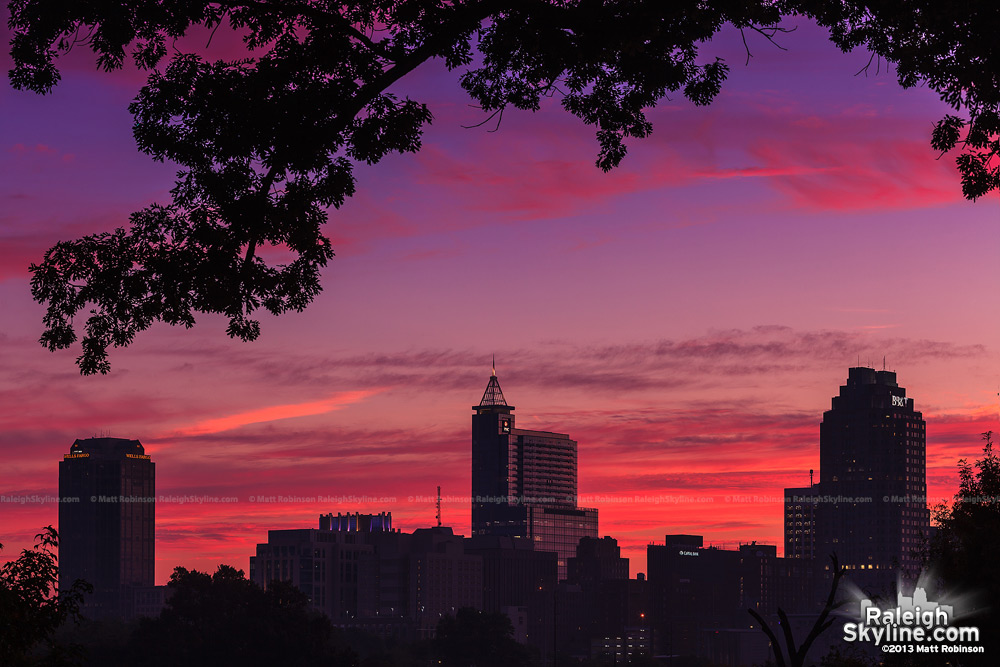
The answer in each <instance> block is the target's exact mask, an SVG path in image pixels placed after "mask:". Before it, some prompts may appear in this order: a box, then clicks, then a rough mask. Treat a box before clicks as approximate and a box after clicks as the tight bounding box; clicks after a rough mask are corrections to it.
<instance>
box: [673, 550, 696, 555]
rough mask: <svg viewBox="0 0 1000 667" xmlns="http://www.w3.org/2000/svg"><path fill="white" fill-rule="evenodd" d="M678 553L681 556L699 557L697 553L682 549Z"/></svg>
mask: <svg viewBox="0 0 1000 667" xmlns="http://www.w3.org/2000/svg"><path fill="white" fill-rule="evenodd" d="M677 553H679V554H680V555H681V556H697V555H698V552H697V551H685V550H683V549H681V550H680V551H678V552H677Z"/></svg>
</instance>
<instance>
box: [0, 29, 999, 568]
mask: <svg viewBox="0 0 1000 667" xmlns="http://www.w3.org/2000/svg"><path fill="white" fill-rule="evenodd" d="M4 22H5V21H4ZM792 23H795V24H798V25H799V30H797V31H796V32H795V33H792V34H790V35H786V36H783V37H782V40H781V41H782V43H783V44H784V45H785V46H786V47H787V48H788V49H789V50H788V52H781V51H778V50H777V49H775V48H773V47H771V46H769V45H768V44H766V43H765V42H763V40H756V41H751V49H752V51H753V54H754V58H753V59H752V60H751V62H750V65H749V66H744V65H743V62H744V58H745V54H744V53H743V50H742V49H743V47H742V42H741V40H740V37H739V34H738V33H735V32H732V31H726V32H723V33H722V34H721V35H720V36H719V37H718V38H717V39H716V40H715V41H714V42H713V44H712V45H711V46H712V48H713V49H718V50H719V51H715V52H713V53H718V52H720V51H721V53H722V54H723V55H725V56H726V57H727V60H728V62H729V63H730V65H731V67H732V72H731V75H730V80H729V82H728V83H727V85H726V86H725V87H724V90H723V92H722V94H721V95H720V96H719V98H718V99H717V101H716V102H715V103H714V104H713V105H712V106H711V107H709V108H707V109H706V108H695V107H693V105H691V104H690V103H688V102H686V101H684V100H683V99H682V98H680V97H677V98H676V99H674V100H673V101H664V102H663V104H661V105H660V106H659V107H657V109H656V110H655V111H653V112H652V113H651V119H652V121H653V123H654V132H653V135H652V136H651V137H650V138H648V139H646V140H642V141H634V142H632V143H631V144H630V152H629V156H628V157H627V158H626V160H625V162H624V164H623V165H622V167H621V168H619V169H617V170H615V171H614V172H612V173H610V174H603V173H602V172H601V171H600V170H598V169H597V168H595V167H594V166H593V161H594V159H595V157H596V154H597V144H596V142H595V140H594V138H593V130H592V128H588V127H586V126H584V125H582V123H580V122H579V121H578V120H576V119H575V118H573V117H571V116H569V115H568V114H566V113H564V112H562V111H561V109H560V108H559V107H558V103H557V101H555V100H552V101H550V103H549V104H547V105H545V106H544V108H543V109H542V111H541V112H539V113H536V114H530V113H516V112H514V113H511V112H508V113H506V114H505V116H504V119H503V123H502V125H501V126H500V129H499V131H498V132H494V133H490V132H487V131H486V130H487V129H488V128H487V127H482V128H478V129H463V128H462V127H461V126H462V125H471V124H473V123H476V122H478V121H479V120H481V119H482V115H481V112H479V111H478V110H476V109H474V108H472V107H471V106H470V105H469V101H468V100H467V99H466V98H465V97H464V95H463V94H462V92H461V90H460V89H459V88H458V85H457V83H456V79H457V74H458V73H448V72H447V71H445V70H444V69H443V67H441V66H440V65H438V64H430V65H427V66H425V67H423V68H421V69H420V70H418V71H417V72H415V73H414V75H413V76H411V77H410V78H409V79H407V80H405V81H404V82H403V83H402V85H401V86H400V88H399V90H398V92H400V93H403V94H409V95H411V96H413V97H415V98H417V99H420V100H421V101H425V102H427V103H428V104H429V105H430V108H431V110H432V112H433V113H434V123H433V125H432V126H431V127H430V128H428V130H427V133H426V135H425V142H424V149H423V150H422V151H421V152H420V153H419V154H416V155H405V156H392V157H390V158H388V159H386V160H385V161H384V162H383V163H382V164H380V165H378V166H376V167H359V168H358V172H357V173H358V176H359V183H358V187H359V192H358V195H357V196H355V197H354V198H353V199H351V200H349V201H348V203H347V204H346V205H345V206H344V207H343V209H342V210H340V211H334V212H333V213H332V214H331V217H330V223H329V225H328V227H327V233H328V234H329V236H330V237H331V238H332V239H333V240H334V247H335V250H336V253H337V257H336V259H334V260H333V262H332V263H331V265H330V266H329V267H328V269H327V270H326V272H325V278H324V285H325V291H324V292H323V294H322V295H321V296H320V297H319V298H318V299H317V300H316V302H315V303H314V304H313V305H312V306H311V307H310V308H309V309H308V310H307V311H306V312H304V313H302V314H291V315H286V316H283V317H281V318H279V319H275V318H270V317H266V316H265V317H264V318H263V322H262V328H263V334H262V336H261V338H260V339H259V341H257V342H255V343H252V344H247V343H240V342H233V341H230V340H229V339H227V338H226V337H225V333H224V330H225V322H224V321H223V320H222V319H221V318H218V317H207V316H206V317H202V318H200V320H199V323H198V326H197V327H196V328H195V329H193V330H191V331H184V330H180V329H173V328H170V327H167V326H156V327H154V328H153V329H152V330H151V331H149V332H146V333H145V334H142V335H140V336H139V337H138V339H137V342H136V343H135V344H134V345H133V346H132V347H131V348H129V349H127V350H117V351H114V352H113V353H112V358H111V361H112V365H113V372H112V374H111V375H109V376H103V377H81V376H79V375H78V374H77V371H76V367H75V366H74V364H73V359H74V358H75V357H76V355H77V354H79V352H78V351H76V350H73V351H68V352H60V353H56V354H51V353H49V352H47V351H45V350H44V349H43V348H42V347H40V346H39V345H38V344H37V343H36V342H35V341H36V339H37V338H38V335H39V334H40V333H41V316H42V312H43V309H42V307H41V306H39V305H38V304H35V303H34V302H32V300H31V298H30V293H29V288H28V272H27V265H28V264H29V263H30V262H32V261H38V260H40V258H41V256H42V254H43V253H44V251H45V249H46V248H47V247H49V246H50V245H52V244H53V243H55V242H56V241H58V240H61V239H69V238H74V237H78V236H81V235H84V234H88V233H94V232H98V231H103V230H110V229H113V228H115V227H117V226H121V225H124V224H125V223H126V221H127V216H128V214H129V213H130V212H132V211H134V210H137V209H140V208H142V207H144V206H146V205H148V204H150V203H152V202H154V201H159V202H165V201H167V197H168V195H167V192H168V190H169V189H170V187H171V186H172V185H173V172H174V171H175V168H174V167H172V166H171V165H163V164H156V163H153V162H152V161H151V160H150V159H149V158H148V157H146V156H144V155H141V154H139V153H137V151H136V149H135V144H134V141H133V139H132V136H131V117H130V116H129V114H128V112H127V110H126V106H127V104H128V102H129V101H130V99H131V98H132V97H133V96H134V94H135V92H136V90H137V89H138V86H139V85H140V84H141V81H142V77H140V76H138V75H136V74H135V73H119V74H113V75H106V74H102V73H98V72H95V71H93V67H92V65H91V64H90V61H89V59H88V58H86V57H85V54H82V53H81V54H74V55H73V56H72V58H71V59H69V60H68V61H67V62H65V63H64V69H63V81H62V83H61V84H60V85H59V86H58V87H57V88H56V90H55V91H54V92H53V93H52V94H51V95H48V96H44V97H42V96H36V95H33V94H30V93H21V92H17V91H14V90H13V89H11V88H10V87H9V85H7V84H6V83H4V84H3V85H4V86H5V89H4V91H3V94H2V95H0V128H2V135H0V136H2V142H0V178H2V183H3V187H2V189H0V197H2V200H0V202H2V203H0V312H2V313H3V315H2V317H0V448H2V453H3V457H4V465H3V466H0V495H3V496H34V495H37V496H54V495H56V493H57V462H58V461H59V460H60V457H61V456H62V454H64V453H66V452H68V450H69V446H70V444H71V443H72V442H73V440H74V439H75V438H77V437H89V436H92V435H97V434H101V433H109V434H111V435H114V436H119V437H129V438H138V439H140V440H141V441H142V442H143V443H144V445H146V447H147V452H149V453H151V454H152V455H153V459H154V460H155V461H156V464H157V490H158V493H160V494H164V495H173V496H184V495H188V496H198V497H205V496H209V497H213V498H222V497H235V498H238V499H239V500H238V502H234V503H222V502H203V503H190V502H188V503H179V502H161V503H159V504H158V506H157V568H156V571H157V582H158V583H162V582H163V581H165V580H166V578H167V576H169V573H170V571H171V570H172V569H173V567H174V566H176V565H184V566H186V567H198V568H200V569H214V568H215V566H216V565H217V564H218V563H220V562H226V563H231V564H233V565H235V566H237V567H241V568H246V567H247V557H248V556H249V555H250V554H251V553H252V552H253V548H254V544H255V543H257V542H260V541H263V540H264V539H265V538H266V531H267V530H268V529H272V528H291V527H309V526H313V525H315V524H316V518H317V516H318V515H319V514H321V513H326V512H331V511H332V512H337V511H342V512H343V511H358V510H361V511H382V510H390V511H392V512H393V515H394V519H395V521H396V526H398V527H400V528H402V529H404V530H412V529H414V528H419V527H423V526H427V525H431V523H432V522H433V521H434V506H433V504H432V503H428V502H417V501H410V500H408V498H409V497H416V496H428V497H429V496H433V495H434V492H435V487H436V486H437V485H439V484H440V485H441V486H442V489H443V493H444V495H445V496H446V498H447V499H448V502H446V503H445V505H444V519H445V522H446V524H449V525H452V526H454V528H455V529H456V531H457V532H460V533H464V534H468V532H469V505H468V503H467V502H466V501H465V500H464V499H463V498H462V497H463V496H467V495H468V492H469V478H470V472H469V471H470V451H469V449H470V443H469V440H470V436H469V434H470V415H471V410H470V406H471V405H473V404H474V403H476V402H478V400H479V398H480V396H481V395H482V392H483V389H484V388H485V386H486V382H487V380H488V377H489V373H490V358H491V355H493V354H496V358H497V373H498V375H499V378H500V383H501V385H502V387H503V390H504V392H505V395H506V396H507V398H508V400H509V401H510V402H512V403H514V404H515V405H516V406H517V411H516V414H517V416H518V426H521V427H524V428H537V429H545V430H553V431H559V432H565V433H569V434H570V435H571V436H572V437H574V438H575V439H576V440H578V441H579V461H580V474H579V479H580V493H581V495H583V496H586V497H590V498H589V499H588V498H584V502H585V503H586V504H592V505H594V506H597V507H599V508H600V510H601V515H600V530H601V533H602V534H604V535H612V536H615V537H617V538H618V539H619V542H620V543H621V544H622V545H623V547H625V551H626V553H625V555H627V556H629V557H630V558H632V559H633V563H632V573H633V576H634V574H635V573H636V572H638V571H643V569H644V560H645V545H646V544H648V543H649V542H651V541H662V539H663V535H664V534H666V533H696V534H703V535H705V536H706V539H707V540H708V541H711V542H715V543H736V542H738V541H749V540H754V539H756V540H758V541H765V542H775V543H778V544H779V548H780V544H781V504H780V502H779V501H778V499H779V497H780V495H781V492H782V489H783V487H785V486H791V485H803V484H805V483H807V480H808V470H809V468H811V467H812V468H817V469H818V465H819V457H818V453H819V452H818V435H819V422H820V420H821V418H822V412H823V410H826V409H828V408H829V405H830V397H831V396H833V395H834V394H836V393H837V388H838V386H839V385H840V384H841V383H843V382H844V381H845V380H846V377H847V368H848V367H849V366H852V365H855V364H856V363H857V362H858V360H859V358H860V362H861V363H862V364H866V363H869V362H870V363H871V364H872V365H876V366H878V367H879V368H881V364H882V358H883V355H884V356H885V357H886V358H887V363H888V367H889V368H893V369H896V370H897V371H898V373H899V381H900V383H901V384H902V385H903V386H905V387H906V388H907V390H908V395H910V396H912V397H913V398H914V399H915V401H916V407H917V409H918V410H922V411H923V412H924V416H925V418H926V419H927V422H928V426H927V433H928V466H927V470H928V484H929V489H930V494H931V496H933V497H935V498H941V497H947V496H950V495H951V494H953V493H954V490H955V487H956V483H957V476H956V474H955V464H956V462H957V460H958V459H959V458H961V457H963V456H966V457H973V458H974V457H975V456H976V455H977V453H978V452H979V451H980V447H979V445H980V443H979V438H978V434H979V433H980V432H982V431H985V430H987V429H994V430H997V429H998V424H997V391H998V378H1000V374H998V372H997V369H998V365H997V362H998V348H997V343H996V341H997V331H1000V326H998V325H1000V306H998V304H1000V300H998V299H997V294H998V293H1000V292H998V287H1000V285H998V282H1000V281H998V278H997V271H996V258H997V251H998V248H1000V207H998V199H997V197H996V195H995V193H994V195H992V196H991V197H989V198H987V199H986V200H981V201H979V202H977V203H970V202H967V201H965V200H963V199H962V197H961V192H960V186H959V182H958V175H957V172H956V171H955V169H954V164H953V160H952V158H951V157H950V156H945V157H944V158H941V159H937V157H938V156H937V155H936V154H935V153H934V152H933V151H932V150H931V148H930V146H929V136H930V131H931V128H932V126H933V123H934V122H935V121H936V120H937V119H938V118H940V117H941V116H942V115H943V114H944V113H946V112H947V108H946V107H945V106H944V105H943V104H942V103H941V102H939V101H938V100H937V98H936V96H935V94H934V93H932V92H931V91H928V90H926V89H923V88H918V89H912V90H906V91H904V90H902V89H901V88H900V87H899V85H898V84H897V82H896V80H895V77H894V75H893V74H892V73H889V74H886V73H885V70H884V69H883V70H882V74H880V75H878V76H876V75H874V73H870V74H869V75H868V76H864V75H861V76H855V75H854V73H855V72H856V71H858V70H859V69H860V68H861V67H862V66H863V65H864V64H865V63H866V62H867V60H868V58H867V55H864V54H861V53H855V54H848V55H845V54H841V53H840V52H839V51H838V50H837V49H836V48H835V47H834V46H833V45H831V44H830V43H829V42H828V41H826V38H825V37H824V35H823V33H822V31H821V30H818V29H816V28H815V27H813V26H811V25H810V24H809V23H808V22H807V21H805V20H798V21H793V22H792ZM5 41H6V40H5ZM223 48H225V45H223ZM3 64H4V65H5V67H4V69H5V70H6V69H7V67H8V66H9V61H8V60H5V62H4V63H3ZM272 495H275V496H277V495H287V496H293V495H294V496H300V497H305V498H309V497H317V498H318V497H319V496H352V495H353V496H359V497H360V496H366V497H368V498H365V499H360V500H357V499H355V500H351V499H345V500H344V501H342V502H320V501H318V500H317V501H315V502H313V501H308V500H306V501H298V502H284V503H260V502H257V501H256V500H255V501H251V500H250V497H251V496H253V497H254V498H258V497H260V496H264V497H268V496H272ZM637 496H640V498H638V500H637V499H636V497H637ZM743 496H750V497H751V500H753V497H754V496H757V497H758V498H757V499H756V500H754V501H753V502H734V501H733V499H734V498H739V497H743ZM650 497H652V498H658V499H659V501H660V502H658V503H657V502H654V501H650V500H648V499H647V500H644V499H643V498H650ZM768 497H770V498H771V499H773V500H770V499H768ZM386 498H394V500H385V499H386ZM727 499H728V500H727ZM678 500H681V502H677V501H678ZM56 521H57V507H56V504H55V503H53V502H40V503H39V502H27V503H24V504H14V503H4V504H3V505H2V506H0V542H2V543H3V544H4V547H5V548H4V552H3V554H2V555H0V557H7V558H10V557H13V556H14V555H16V553H17V552H18V551H19V550H20V549H21V548H23V547H25V546H27V545H29V544H30V542H31V538H32V536H33V535H34V534H35V533H36V532H37V531H38V530H39V529H40V528H41V527H42V526H44V525H46V524H49V523H52V524H55V523H56Z"/></svg>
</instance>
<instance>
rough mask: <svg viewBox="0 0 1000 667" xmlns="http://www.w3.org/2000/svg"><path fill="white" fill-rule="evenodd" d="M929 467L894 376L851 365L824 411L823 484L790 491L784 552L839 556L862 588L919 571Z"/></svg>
mask: <svg viewBox="0 0 1000 667" xmlns="http://www.w3.org/2000/svg"><path fill="white" fill-rule="evenodd" d="M925 464H926V423H925V422H924V419H923V416H922V415H921V413H920V412H917V411H916V410H914V404H913V399H912V398H907V396H906V390H905V389H904V388H903V387H900V386H899V385H898V384H897V382H896V374H895V373H894V372H892V371H886V370H881V371H878V370H875V369H873V368H864V367H859V368H851V369H850V370H849V371H848V377H847V384H846V385H843V386H841V387H840V395H839V396H835V397H834V398H833V404H832V407H831V409H830V410H827V411H826V412H825V413H823V422H822V424H820V481H819V483H817V484H814V485H812V486H811V487H808V488H799V489H786V490H785V497H786V507H785V550H786V553H787V554H788V555H789V556H797V555H798V556H808V555H809V552H810V551H814V553H815V556H816V557H817V558H825V557H826V555H827V554H829V553H833V552H836V553H837V555H838V558H839V560H840V563H841V565H843V566H844V567H845V568H847V570H848V573H849V575H851V578H852V579H853V580H854V581H855V582H856V583H858V584H859V585H870V586H876V587H877V586H885V585H891V584H892V583H894V582H895V578H896V573H897V572H899V571H900V570H902V571H903V573H904V574H914V573H915V572H914V570H915V569H916V567H918V565H919V561H918V559H917V558H916V555H915V552H916V550H917V549H918V548H919V547H920V546H921V534H924V535H926V534H927V532H928V529H929V526H930V513H929V511H928V509H927V502H926V495H927V482H926V469H925ZM796 499H797V500H796Z"/></svg>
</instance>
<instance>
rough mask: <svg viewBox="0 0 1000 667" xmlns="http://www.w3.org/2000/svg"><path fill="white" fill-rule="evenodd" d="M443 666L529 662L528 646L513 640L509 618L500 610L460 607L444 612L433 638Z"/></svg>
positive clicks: (491, 666)
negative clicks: (446, 614)
mask: <svg viewBox="0 0 1000 667" xmlns="http://www.w3.org/2000/svg"><path fill="white" fill-rule="evenodd" d="M434 646H435V650H436V652H437V656H438V659H439V660H440V661H441V664H442V665H443V666H444V667H465V666H466V665H476V667H518V666H519V665H529V664H531V660H530V658H529V653H528V649H526V648H525V647H524V646H521V645H520V644H518V643H517V642H516V641H514V626H513V625H511V623H510V618H508V617H507V616H506V615H504V614H501V613H499V612H493V613H488V612H483V611H478V610H476V609H471V608H469V607H463V608H462V609H459V610H458V611H457V612H455V615H454V616H445V617H444V618H442V619H441V621H440V622H439V623H438V626H437V636H436V638H435V640H434Z"/></svg>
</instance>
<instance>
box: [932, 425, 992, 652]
mask: <svg viewBox="0 0 1000 667" xmlns="http://www.w3.org/2000/svg"><path fill="white" fill-rule="evenodd" d="M993 445H994V443H993V433H992V431H987V432H986V433H983V457H982V458H981V459H979V460H977V461H976V462H975V463H969V461H968V460H967V459H962V460H960V461H959V462H958V474H959V487H958V492H957V493H956V494H955V499H954V501H953V502H952V504H951V506H950V507H948V506H946V505H943V504H942V505H938V506H937V507H935V508H934V519H935V522H936V523H937V524H938V530H937V533H936V534H935V536H934V537H933V538H932V539H931V541H930V549H929V553H928V565H929V568H930V570H931V572H933V573H934V575H935V576H936V577H937V578H938V579H939V580H940V581H938V582H937V583H938V584H939V585H940V586H941V587H942V589H943V591H942V592H943V593H944V594H946V595H947V596H948V597H949V598H957V599H956V602H955V605H956V609H955V613H956V615H960V616H959V620H960V621H961V623H959V624H960V625H966V624H968V625H973V626H976V627H978V628H979V633H980V642H979V643H980V644H981V645H982V646H983V647H984V648H985V653H983V654H982V655H979V654H969V655H964V656H963V657H962V661H963V663H965V662H968V663H969V664H993V662H994V661H993V660H992V659H990V658H989V657H988V656H989V655H990V654H991V653H993V652H995V651H996V650H998V649H1000V642H998V637H1000V572H998V571H997V567H996V563H997V561H998V560H1000V456H998V455H997V452H996V451H994V449H993Z"/></svg>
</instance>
